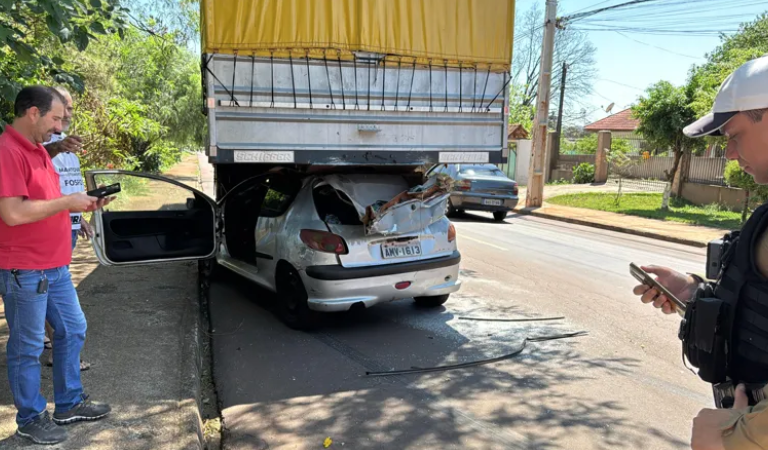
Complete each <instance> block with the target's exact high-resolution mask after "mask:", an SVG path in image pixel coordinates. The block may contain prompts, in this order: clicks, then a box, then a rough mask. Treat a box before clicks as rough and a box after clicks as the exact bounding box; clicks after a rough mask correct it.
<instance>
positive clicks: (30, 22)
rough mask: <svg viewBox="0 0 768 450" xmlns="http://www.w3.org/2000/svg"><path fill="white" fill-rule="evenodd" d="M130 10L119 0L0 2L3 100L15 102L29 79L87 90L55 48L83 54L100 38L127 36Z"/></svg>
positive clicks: (0, 71) (1, 93)
mask: <svg viewBox="0 0 768 450" xmlns="http://www.w3.org/2000/svg"><path fill="white" fill-rule="evenodd" d="M127 11H128V10H127V9H126V8H123V7H121V5H120V1H119V0H24V1H14V0H0V73H1V74H2V75H4V76H2V77H0V95H1V96H2V98H4V99H6V101H7V99H12V98H14V97H15V96H16V94H17V93H18V91H19V90H21V87H22V84H23V83H24V82H27V81H29V80H37V81H42V80H45V79H52V80H54V81H55V82H57V83H66V84H69V85H71V86H72V87H73V88H74V89H75V90H78V91H82V89H83V88H84V85H83V83H82V80H81V79H80V77H79V76H78V75H77V74H76V73H73V72H72V71H69V70H67V67H66V60H65V58H64V57H63V56H64V55H61V54H60V53H58V52H55V51H51V50H53V49H55V48H59V49H60V48H62V46H61V44H71V46H72V47H74V48H76V49H77V50H79V51H84V50H86V49H87V48H88V46H89V44H90V43H91V42H92V41H94V40H96V39H98V38H99V37H101V36H105V35H109V34H119V35H122V34H123V33H124V32H125V28H126V26H127V22H126V13H127ZM57 44H58V45H57ZM0 125H2V124H0Z"/></svg>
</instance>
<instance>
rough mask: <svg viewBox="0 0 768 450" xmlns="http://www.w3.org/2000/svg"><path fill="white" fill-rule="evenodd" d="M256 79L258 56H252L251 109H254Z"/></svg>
mask: <svg viewBox="0 0 768 450" xmlns="http://www.w3.org/2000/svg"><path fill="white" fill-rule="evenodd" d="M255 78H256V56H255V55H251V99H250V100H249V104H250V106H251V107H253V85H254V84H256V83H254V80H255Z"/></svg>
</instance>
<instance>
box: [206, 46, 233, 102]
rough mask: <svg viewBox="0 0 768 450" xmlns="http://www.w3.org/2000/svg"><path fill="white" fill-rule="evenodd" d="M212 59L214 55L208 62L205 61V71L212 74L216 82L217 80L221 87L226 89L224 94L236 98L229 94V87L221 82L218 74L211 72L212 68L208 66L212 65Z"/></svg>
mask: <svg viewBox="0 0 768 450" xmlns="http://www.w3.org/2000/svg"><path fill="white" fill-rule="evenodd" d="M212 59H213V55H211V56H210V57H209V58H208V60H207V61H205V64H204V68H205V71H206V72H208V73H210V74H211V76H212V77H213V79H214V80H216V81H217V82H218V83H219V85H221V87H223V88H224V92H226V93H227V95H229V96H230V97H231V98H235V94H233V93H231V92H229V89H227V86H226V85H225V84H224V82H223V81H221V80H220V79H219V77H217V76H216V74H215V73H213V71H212V70H211V68H210V67H208V66H209V65H210V63H211V60H212ZM214 94H215V93H214Z"/></svg>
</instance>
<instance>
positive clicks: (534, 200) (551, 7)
mask: <svg viewBox="0 0 768 450" xmlns="http://www.w3.org/2000/svg"><path fill="white" fill-rule="evenodd" d="M545 17H546V18H545V22H544V41H543V43H542V46H541V68H540V71H539V91H538V94H537V97H536V102H537V105H536V117H535V118H534V122H533V150H532V153H531V166H530V168H529V169H528V189H526V197H525V206H526V208H531V207H537V206H541V204H542V201H543V198H544V173H545V172H546V171H545V170H544V168H545V167H544V165H545V162H546V151H547V122H548V120H549V117H548V116H549V91H550V83H551V82H552V54H553V52H554V47H555V27H556V26H557V0H547V9H546V16H545Z"/></svg>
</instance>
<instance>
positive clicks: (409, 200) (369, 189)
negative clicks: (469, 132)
mask: <svg viewBox="0 0 768 450" xmlns="http://www.w3.org/2000/svg"><path fill="white" fill-rule="evenodd" d="M323 180H324V181H325V182H326V183H328V184H329V185H331V186H332V187H333V188H334V189H336V190H338V191H341V192H344V193H345V194H346V195H347V196H348V197H349V199H350V200H351V201H352V203H353V206H354V207H355V210H356V211H357V212H358V214H359V216H360V221H361V222H363V225H364V226H365V233H366V235H372V234H381V235H384V236H388V235H399V234H406V233H413V232H416V231H419V230H422V229H424V228H426V227H428V226H430V225H432V224H433V223H435V222H437V221H438V220H440V219H442V218H443V217H444V216H445V211H446V207H447V206H448V199H449V198H450V195H451V194H450V192H451V189H452V188H453V180H452V179H451V178H450V177H447V176H438V177H433V178H430V179H429V181H428V182H427V183H425V184H423V185H419V186H415V187H413V188H411V189H408V186H407V184H406V183H405V180H404V179H401V178H399V177H391V176H385V175H384V176H379V175H329V176H326V177H323Z"/></svg>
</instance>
